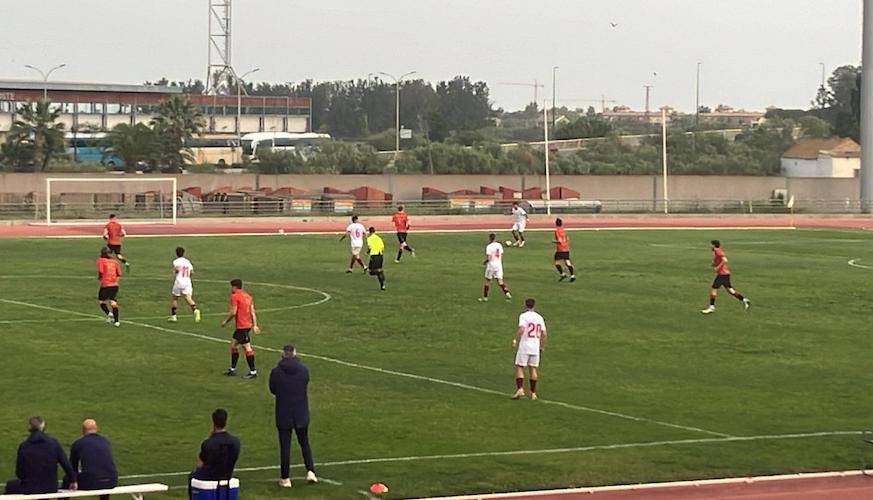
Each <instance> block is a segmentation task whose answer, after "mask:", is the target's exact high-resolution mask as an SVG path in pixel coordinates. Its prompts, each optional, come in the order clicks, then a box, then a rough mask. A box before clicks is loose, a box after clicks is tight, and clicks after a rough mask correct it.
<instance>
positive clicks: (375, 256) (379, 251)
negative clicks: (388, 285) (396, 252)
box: [367, 227, 385, 292]
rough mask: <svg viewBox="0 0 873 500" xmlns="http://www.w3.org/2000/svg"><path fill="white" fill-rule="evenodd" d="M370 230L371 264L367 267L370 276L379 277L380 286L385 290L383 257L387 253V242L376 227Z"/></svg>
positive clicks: (368, 244) (368, 248)
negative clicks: (377, 231)
mask: <svg viewBox="0 0 873 500" xmlns="http://www.w3.org/2000/svg"><path fill="white" fill-rule="evenodd" d="M368 232H369V233H370V236H367V251H368V252H369V253H370V265H369V266H367V268H368V269H369V270H370V276H375V277H377V278H379V287H380V288H381V289H382V291H383V292H384V291H385V271H383V270H382V257H383V254H384V253H385V242H384V241H382V237H381V236H379V235H378V234H376V228H375V227H371V228H370V229H369V231H368Z"/></svg>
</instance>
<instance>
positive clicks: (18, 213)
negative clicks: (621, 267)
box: [0, 198, 861, 221]
mask: <svg viewBox="0 0 873 500" xmlns="http://www.w3.org/2000/svg"><path fill="white" fill-rule="evenodd" d="M511 203H512V200H496V201H495V200H490V199H489V200H481V199H470V200H461V201H459V200H407V201H357V200H348V199H336V200H330V199H317V200H309V199H258V198H252V199H240V198H234V199H227V200H213V201H199V200H183V199H180V200H177V208H178V217H180V218H185V217H189V218H190V217H259V216H272V217H275V216H287V217H293V216H329V215H348V214H352V213H357V214H364V215H388V214H391V213H393V212H394V210H395V208H396V206H397V205H399V204H402V205H404V206H405V207H406V210H407V211H408V212H409V213H410V214H413V215H472V214H501V213H507V212H508V210H509V206H510V204H511ZM522 205H523V206H524V207H525V209H526V210H527V211H528V212H529V213H531V214H541V213H545V212H546V209H545V202H544V201H543V200H535V201H531V202H528V201H522ZM667 208H668V211H669V213H671V214H788V213H792V209H790V208H789V207H787V206H786V204H785V203H784V202H783V201H782V200H671V201H670V202H669V203H668V205H667ZM860 211H861V206H860V202H859V201H858V200H849V199H844V200H797V201H796V202H795V205H794V207H793V213H797V214H804V213H810V214H812V213H815V214H853V213H859V212H860ZM108 213H116V214H118V215H119V216H122V217H126V218H138V219H156V220H159V219H168V218H170V217H171V214H172V203H171V202H169V201H157V202H154V203H149V204H133V205H131V204H124V203H115V202H93V203H83V202H70V203H52V220H75V219H101V218H103V217H105V216H106V214H108ZM552 213H559V214H561V213H563V214H662V213H664V202H663V201H662V200H651V199H648V200H599V201H579V200H555V201H553V202H552ZM45 215H46V214H45V203H44V202H41V203H34V202H32V201H25V202H21V203H0V218H2V219H25V220H36V221H44V220H45Z"/></svg>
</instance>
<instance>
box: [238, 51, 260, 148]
mask: <svg viewBox="0 0 873 500" xmlns="http://www.w3.org/2000/svg"><path fill="white" fill-rule="evenodd" d="M260 70H261V68H255V69H252V70H249V71H246V72H245V73H243V74H242V76H238V77H236V78H235V80H236V140H237V148H238V149H239V161H240V163H242V154H243V153H242V81H243V78H245V77H247V76H249V75H251V74H252V73H257V72H258V71H260Z"/></svg>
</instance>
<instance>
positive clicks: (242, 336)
mask: <svg viewBox="0 0 873 500" xmlns="http://www.w3.org/2000/svg"><path fill="white" fill-rule="evenodd" d="M250 331H252V329H251V328H237V329H236V330H234V331H233V340H236V343H237V344H240V345H242V344H251V343H252V339H251V337H249V332H250Z"/></svg>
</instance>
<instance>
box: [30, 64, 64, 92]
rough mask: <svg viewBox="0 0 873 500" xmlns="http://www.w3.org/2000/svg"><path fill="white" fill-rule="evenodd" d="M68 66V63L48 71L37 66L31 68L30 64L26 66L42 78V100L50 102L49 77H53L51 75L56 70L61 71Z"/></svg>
mask: <svg viewBox="0 0 873 500" xmlns="http://www.w3.org/2000/svg"><path fill="white" fill-rule="evenodd" d="M66 65H67V64H66V63H64V64H58V65H57V66H55V67H54V68H52V69H50V70H48V71H43V70H41V69H39V68H37V67H36V66H31V65H30V64H25V65H24V67H25V68H27V69H32V70H34V71H36V72H37V73H39V74H40V75H41V76H42V100H43V101H48V79H49V77H50V76H51V74H52V73H53V72H54V71H55V70H59V69H61V68H63V67H65V66H66Z"/></svg>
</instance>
